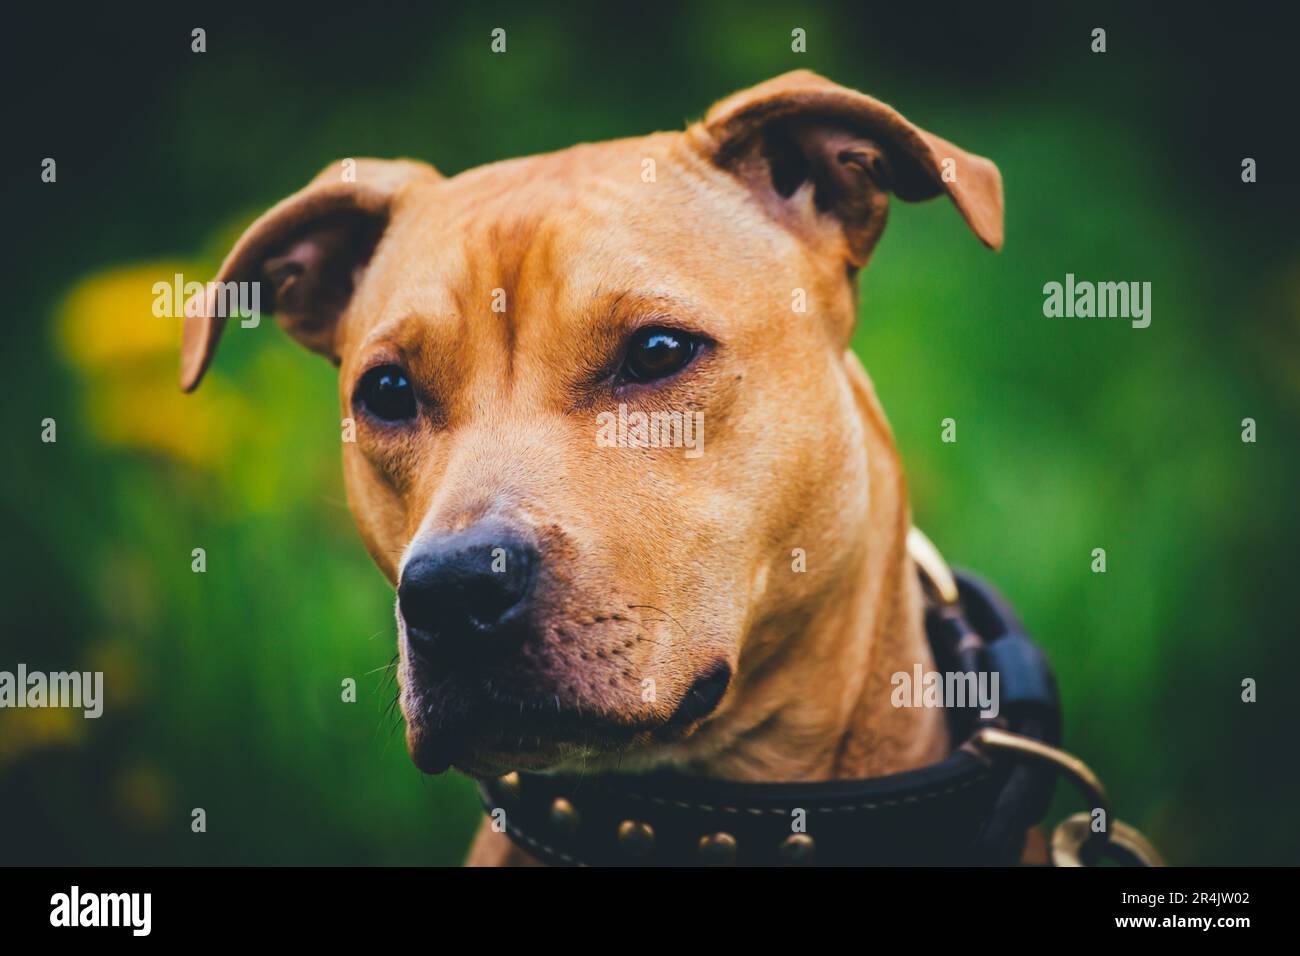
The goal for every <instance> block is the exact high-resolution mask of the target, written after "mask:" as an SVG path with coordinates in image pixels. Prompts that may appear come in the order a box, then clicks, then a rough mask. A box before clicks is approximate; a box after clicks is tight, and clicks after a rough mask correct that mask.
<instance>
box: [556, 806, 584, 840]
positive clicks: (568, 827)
mask: <svg viewBox="0 0 1300 956" xmlns="http://www.w3.org/2000/svg"><path fill="white" fill-rule="evenodd" d="M580 822H581V820H579V818H578V811H577V810H576V809H575V808H574V806H573V804H571V803H570V802H569V801H568V800H566V799H564V797H556V798H555V800H554V801H552V803H551V826H553V827H554V828H555V829H556V830H558V831H559V832H560V833H563V834H566V835H570V836H571V835H572V834H574V833H576V832H577V831H578V824H579V823H580Z"/></svg>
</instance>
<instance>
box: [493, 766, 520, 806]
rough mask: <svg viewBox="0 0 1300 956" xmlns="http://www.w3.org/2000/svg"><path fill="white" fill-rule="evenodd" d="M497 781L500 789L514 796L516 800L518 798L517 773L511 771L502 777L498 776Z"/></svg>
mask: <svg viewBox="0 0 1300 956" xmlns="http://www.w3.org/2000/svg"><path fill="white" fill-rule="evenodd" d="M497 783H498V784H500V785H501V789H502V790H504V791H505V792H506V793H508V794H509V795H510V796H512V797H514V798H515V799H516V800H518V799H519V774H517V773H515V772H513V771H511V772H510V773H508V774H506V775H505V776H504V777H500V778H498V779H497Z"/></svg>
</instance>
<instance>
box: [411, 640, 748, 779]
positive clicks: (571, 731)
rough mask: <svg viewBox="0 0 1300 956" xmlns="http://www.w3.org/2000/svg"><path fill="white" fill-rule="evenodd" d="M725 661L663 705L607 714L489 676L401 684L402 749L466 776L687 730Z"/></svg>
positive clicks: (435, 768) (720, 683) (581, 758)
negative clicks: (495, 683) (411, 687)
mask: <svg viewBox="0 0 1300 956" xmlns="http://www.w3.org/2000/svg"><path fill="white" fill-rule="evenodd" d="M730 682H731V668H730V666H729V665H728V664H726V663H725V662H719V663H717V664H715V665H714V666H712V667H710V668H709V669H708V670H706V671H705V672H704V673H702V674H701V675H699V676H698V677H697V678H696V679H695V680H694V681H693V682H692V683H691V685H690V687H689V688H688V689H687V691H686V693H685V694H683V695H682V697H681V698H680V700H679V701H677V703H676V705H675V706H674V708H673V709H672V710H671V711H668V712H666V713H664V714H656V713H654V712H653V711H644V712H640V713H636V714H626V715H622V714H611V713H607V712H603V711H601V710H598V709H596V708H587V709H584V708H583V707H582V706H580V705H578V704H575V703H571V702H567V701H566V700H565V698H564V696H562V695H560V694H556V693H549V694H547V693H539V694H536V695H519V694H517V693H504V692H502V690H500V689H496V688H493V687H492V685H491V684H490V682H487V681H479V682H478V683H477V684H475V685H471V686H470V687H468V688H467V687H464V686H459V685H458V686H452V685H450V684H449V682H447V681H441V682H439V684H438V686H436V687H430V688H426V689H422V690H419V691H416V692H408V691H404V693H403V699H402V707H403V712H404V713H405V714H406V721H407V731H406V740H407V748H408V750H409V751H410V755H411V759H412V761H413V762H414V763H415V765H416V766H417V767H418V768H419V769H420V770H421V771H422V772H424V773H430V774H438V773H443V772H444V771H446V770H448V769H449V768H451V767H455V768H456V769H457V770H460V771H461V772H463V773H466V774H469V775H470V776H473V777H478V778H485V777H491V776H498V775H500V774H503V773H507V772H509V771H512V770H532V771H542V770H550V769H554V768H557V767H561V766H564V765H567V764H570V763H575V764H576V763H581V764H582V765H584V766H585V765H586V764H587V763H588V762H590V761H592V760H600V759H603V758H606V757H611V756H612V757H613V758H615V759H616V760H617V759H618V758H621V756H622V755H624V754H627V753H630V752H633V751H636V750H640V749H643V748H646V747H649V746H652V745H654V744H656V743H667V742H671V741H674V740H679V739H681V738H683V737H685V736H689V735H690V734H691V733H693V732H694V731H695V730H696V729H697V728H698V727H699V726H700V724H701V723H702V722H703V721H704V720H706V719H707V718H708V717H709V715H711V714H712V713H713V712H714V711H715V710H716V709H717V707H718V705H719V704H720V703H721V702H722V699H723V697H724V696H725V694H726V691H727V687H728V686H729V684H730Z"/></svg>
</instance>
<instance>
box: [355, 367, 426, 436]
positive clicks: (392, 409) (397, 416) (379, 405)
mask: <svg viewBox="0 0 1300 956" xmlns="http://www.w3.org/2000/svg"><path fill="white" fill-rule="evenodd" d="M357 398H358V400H359V401H360V402H361V404H362V406H363V407H364V408H365V410H366V411H368V412H369V413H370V414H371V415H374V416H375V417H376V418H378V419H381V420H382V421H386V422H397V421H402V420H403V419H407V418H414V417H415V390H414V389H412V388H411V383H410V382H408V381H407V380H406V373H405V372H403V371H402V370H401V369H400V368H398V367H397V366H396V365H380V366H378V367H376V368H372V369H371V370H370V371H368V372H366V374H365V375H363V376H361V383H360V384H359V385H358V386H357Z"/></svg>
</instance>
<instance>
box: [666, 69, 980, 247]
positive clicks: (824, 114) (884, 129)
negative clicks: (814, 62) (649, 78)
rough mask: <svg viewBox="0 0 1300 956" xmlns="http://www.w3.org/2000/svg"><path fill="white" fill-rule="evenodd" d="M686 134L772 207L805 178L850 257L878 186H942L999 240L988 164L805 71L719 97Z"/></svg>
mask: <svg viewBox="0 0 1300 956" xmlns="http://www.w3.org/2000/svg"><path fill="white" fill-rule="evenodd" d="M691 134H692V139H693V140H694V141H695V142H696V143H697V145H698V146H699V147H700V148H701V149H703V150H704V151H705V152H706V154H708V156H709V158H710V159H712V160H713V161H714V162H715V163H717V164H718V165H720V166H722V167H723V168H725V169H728V170H730V171H732V172H734V173H736V174H737V175H738V176H740V177H741V178H742V179H743V180H745V181H746V182H747V183H748V184H749V185H750V186H751V187H752V188H754V189H755V190H756V191H758V192H759V193H760V194H761V196H760V198H761V199H762V200H763V201H764V203H765V205H767V206H768V208H770V209H772V210H774V211H776V212H778V213H781V212H782V211H783V208H784V207H786V206H788V205H789V204H790V203H791V202H798V201H800V199H801V198H802V194H800V195H799V196H796V193H798V191H799V189H800V187H801V186H803V185H804V184H805V183H811V184H812V190H813V191H812V197H813V199H814V201H815V208H816V210H817V211H818V212H819V213H830V214H833V215H834V216H836V217H837V218H838V219H839V220H840V222H841V223H842V225H843V228H844V233H845V238H846V239H847V242H848V258H849V261H850V262H851V263H852V264H853V265H855V266H860V265H863V264H864V263H865V262H866V260H867V257H868V256H869V255H870V252H871V248H872V247H873V246H874V245H875V242H876V240H877V239H878V238H879V237H880V232H881V230H882V229H883V228H884V222H885V214H886V211H887V208H888V197H887V193H888V192H893V193H894V194H895V195H896V196H898V198H899V199H903V200H907V201H909V202H915V201H918V200H922V199H929V198H931V197H933V196H937V195H939V194H940V193H944V192H946V193H947V194H948V195H949V196H950V197H951V198H952V201H953V203H954V204H955V205H956V206H957V209H958V211H959V212H960V213H961V214H962V217H963V218H964V219H965V220H966V223H967V224H968V225H969V226H970V228H971V229H972V230H973V231H974V233H975V235H977V236H978V237H979V238H980V239H981V240H982V241H983V242H984V244H985V245H987V246H989V247H990V248H992V249H999V248H1001V246H1002V176H1001V174H1000V173H999V172H998V168H997V167H996V166H995V165H993V163H991V162H990V161H989V160H987V159H984V158H983V157H980V156H976V155H974V154H972V153H968V152H966V151H965V150H962V149H959V148H958V147H956V146H954V145H953V144H952V143H949V142H947V141H946V140H943V139H940V138H939V137H938V136H935V135H934V134H933V133H927V132H926V131H925V130H923V129H921V128H920V127H919V126H916V125H914V124H913V123H910V122H908V121H907V120H906V119H904V118H903V117H902V116H901V115H899V113H898V112H897V111H895V110H894V109H893V108H891V107H889V106H886V105H885V104H884V103H881V102H880V101H879V100H874V99H872V98H871V97H869V96H865V95H863V94H862V93H858V92H856V91H854V90H850V89H847V88H845V87H843V86H839V85H838V84H836V83H832V82H830V81H829V80H827V79H824V78H823V77H820V76H818V75H817V74H815V73H810V72H809V71H807V70H797V71H795V72H793V73H786V74H784V75H782V76H778V77H776V78H775V79H772V80H768V81H767V82H766V83H760V84H759V85H758V86H755V87H753V88H751V89H748V90H743V91H741V92H739V93H736V94H734V95H733V96H730V97H728V98H727V99H725V100H723V101H722V102H720V103H718V104H717V105H716V106H714V107H713V109H711V110H709V113H708V115H707V116H706V117H705V118H704V120H703V122H702V123H699V124H697V125H696V126H695V127H693V128H692V130H691ZM786 211H788V210H786Z"/></svg>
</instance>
